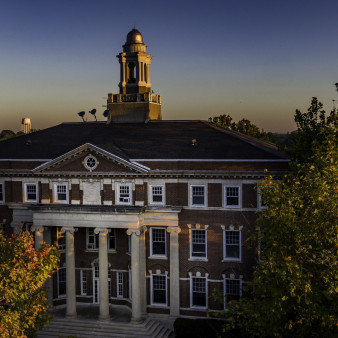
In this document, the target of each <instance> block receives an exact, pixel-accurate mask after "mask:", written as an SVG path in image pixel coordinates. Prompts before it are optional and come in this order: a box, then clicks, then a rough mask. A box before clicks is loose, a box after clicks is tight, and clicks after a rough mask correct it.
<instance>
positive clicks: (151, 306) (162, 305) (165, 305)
mask: <svg viewBox="0 0 338 338" xmlns="http://www.w3.org/2000/svg"><path fill="white" fill-rule="evenodd" d="M147 308H156V309H158V308H161V309H170V307H169V306H168V305H167V304H150V305H147Z"/></svg>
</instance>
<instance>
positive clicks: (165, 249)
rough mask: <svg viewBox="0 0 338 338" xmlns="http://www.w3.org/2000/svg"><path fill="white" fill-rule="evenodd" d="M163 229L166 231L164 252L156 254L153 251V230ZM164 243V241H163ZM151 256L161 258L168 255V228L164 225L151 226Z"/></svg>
mask: <svg viewBox="0 0 338 338" xmlns="http://www.w3.org/2000/svg"><path fill="white" fill-rule="evenodd" d="M155 229H156V230H162V231H164V254H162V255H159V254H154V253H153V240H154V239H153V237H154V235H153V230H155ZM161 243H163V242H161ZM150 257H161V258H166V257H167V229H166V228H164V227H151V228H150Z"/></svg>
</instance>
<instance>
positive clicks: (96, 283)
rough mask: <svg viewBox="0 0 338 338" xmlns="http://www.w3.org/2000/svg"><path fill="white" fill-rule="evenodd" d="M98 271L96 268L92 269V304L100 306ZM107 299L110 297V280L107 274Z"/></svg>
mask: <svg viewBox="0 0 338 338" xmlns="http://www.w3.org/2000/svg"><path fill="white" fill-rule="evenodd" d="M99 276H100V271H99V267H98V266H94V267H93V303H94V304H100V279H99ZM108 297H109V298H108V299H110V297H111V278H110V273H109V272H108Z"/></svg>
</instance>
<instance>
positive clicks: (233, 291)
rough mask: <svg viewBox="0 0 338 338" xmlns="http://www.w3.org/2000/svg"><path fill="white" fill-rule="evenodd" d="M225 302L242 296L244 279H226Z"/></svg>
mask: <svg viewBox="0 0 338 338" xmlns="http://www.w3.org/2000/svg"><path fill="white" fill-rule="evenodd" d="M224 284H225V285H224V294H225V302H230V301H231V300H239V299H240V298H241V296H242V281H241V280H240V279H231V278H226V279H225V280H224Z"/></svg>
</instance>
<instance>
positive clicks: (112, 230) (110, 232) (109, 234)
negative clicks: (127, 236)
mask: <svg viewBox="0 0 338 338" xmlns="http://www.w3.org/2000/svg"><path fill="white" fill-rule="evenodd" d="M111 237H114V248H111V247H110V238H111ZM107 240H108V250H109V251H116V231H115V228H112V229H110V231H109V232H108V235H107Z"/></svg>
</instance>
